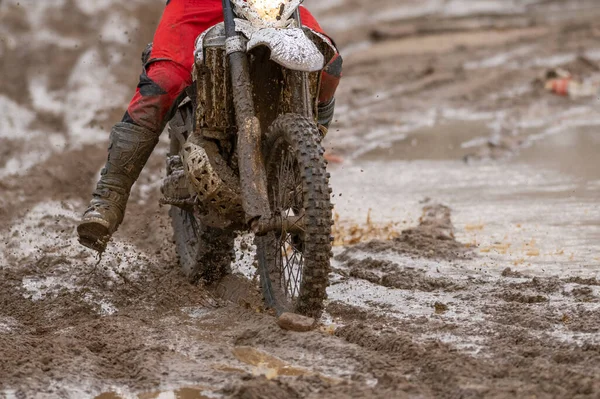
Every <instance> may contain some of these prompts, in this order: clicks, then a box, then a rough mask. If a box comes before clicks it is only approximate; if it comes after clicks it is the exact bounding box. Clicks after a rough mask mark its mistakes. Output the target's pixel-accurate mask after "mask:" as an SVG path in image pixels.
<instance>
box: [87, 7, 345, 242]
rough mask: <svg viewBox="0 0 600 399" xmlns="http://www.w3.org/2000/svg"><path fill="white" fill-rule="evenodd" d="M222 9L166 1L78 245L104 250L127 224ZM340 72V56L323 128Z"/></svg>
mask: <svg viewBox="0 0 600 399" xmlns="http://www.w3.org/2000/svg"><path fill="white" fill-rule="evenodd" d="M222 7H223V6H222V0H168V1H167V5H166V8H165V11H164V13H163V16H162V19H161V21H160V24H159V26H158V28H157V30H156V33H155V35H154V42H153V45H152V50H151V53H150V57H149V60H148V61H147V62H146V63H145V65H144V71H143V73H142V75H141V76H140V82H139V84H138V86H137V90H136V93H135V95H134V97H133V99H132V100H131V103H130V104H129V107H128V108H127V112H126V113H125V116H124V117H123V120H122V121H121V122H120V123H117V124H116V125H115V126H114V127H113V129H112V131H111V134H110V142H109V147H108V160H107V162H106V165H105V167H104V169H102V173H101V177H100V181H99V182H98V185H97V187H96V190H95V191H94V192H93V198H92V201H91V203H90V206H89V207H88V209H87V210H86V211H85V213H84V214H83V217H82V220H81V222H80V224H79V226H78V228H77V232H78V234H79V242H80V243H81V244H83V245H85V246H86V247H89V248H92V249H95V250H97V251H99V252H103V251H104V250H105V249H106V244H107V242H108V240H109V239H110V237H111V236H112V234H114V232H115V231H116V230H117V228H118V227H119V225H120V224H121V222H122V221H123V217H124V214H125V207H126V205H127V200H128V198H129V193H130V191H131V186H133V184H134V183H135V181H136V180H137V178H138V177H139V175H140V173H141V171H142V168H143V167H144V165H145V164H146V162H147V161H148V158H149V157H150V154H151V153H152V151H153V149H154V147H155V146H156V144H157V143H158V137H159V135H160V134H161V132H162V130H163V129H164V127H165V125H166V123H167V122H168V121H169V119H170V117H171V116H172V113H173V110H174V106H176V104H175V101H176V100H177V98H178V97H179V96H180V94H181V93H182V91H183V90H185V88H186V87H188V86H190V85H191V84H192V67H193V63H194V43H195V39H196V37H198V35H200V34H201V33H202V32H204V31H205V30H207V29H208V28H210V27H211V26H214V25H216V24H218V23H219V22H222V21H223V8H222ZM300 16H301V20H302V23H303V24H304V25H305V26H307V27H309V28H311V29H313V30H315V31H317V32H319V33H323V31H322V29H321V27H320V26H319V24H318V23H317V21H316V20H315V18H314V17H313V16H312V15H311V14H310V13H309V11H308V10H307V9H306V8H304V7H302V6H301V7H300ZM341 72H342V59H341V57H340V56H339V54H336V56H335V57H333V59H332V60H331V61H330V62H329V63H328V65H327V66H326V67H325V69H324V71H323V75H322V83H321V91H320V96H319V123H320V124H321V125H323V126H325V127H327V126H328V125H329V123H330V122H331V119H332V118H333V108H334V105H335V100H334V94H335V90H336V89H337V86H338V83H339V79H340V76H341Z"/></svg>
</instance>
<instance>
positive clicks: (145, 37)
mask: <svg viewBox="0 0 600 399" xmlns="http://www.w3.org/2000/svg"><path fill="white" fill-rule="evenodd" d="M163 4H164V2H163V1H159V0H156V1H152V2H149V1H142V0H138V1H128V2H117V1H111V0H107V1H91V0H44V1H43V2H40V1H37V0H20V1H16V0H1V1H0V21H1V23H0V57H1V59H2V63H1V64H0V76H2V84H0V238H1V241H0V396H3V397H7V398H29V397H35V398H54V397H61V398H95V397H100V398H119V397H122V398H126V397H140V398H157V397H161V398H167V397H178V398H200V397H225V398H228V397H230V398H301V397H302V398H304V397H306V398H317V397H319V398H363V397H365V398H367V397H368V398H371V397H373V398H377V397H380V398H405V397H406V398H409V397H410V398H413V397H414V398H419V397H422V398H430V397H440V398H445V397H447V398H457V397H473V398H476V397H537V398H546V397H556V398H567V397H568V398H571V397H573V398H576V397H577V398H584V397H586V398H587V397H589V398H595V397H600V379H599V378H598V375H600V280H599V278H600V223H599V220H600V206H599V199H600V165H599V159H600V158H599V157H598V156H597V154H598V152H599V151H600V139H599V136H598V134H597V130H598V128H599V126H600V118H599V117H598V111H597V110H598V106H599V105H600V104H598V96H597V95H595V96H594V95H592V96H579V97H573V96H572V97H568V96H567V97H565V96H557V95H555V94H552V93H551V92H549V91H548V90H546V88H545V87H544V86H545V83H546V78H547V77H548V76H552V74H556V73H557V70H558V73H563V72H562V71H561V70H565V71H568V72H570V73H571V74H573V75H574V76H576V77H577V78H578V79H581V80H582V81H583V82H584V83H585V84H586V85H587V84H591V85H593V84H596V83H597V82H600V22H598V21H600V19H599V17H600V5H598V4H597V1H595V0H588V1H585V0H581V1H579V0H561V1H558V0H556V1H551V0H546V1H544V0H521V1H517V0H511V1H483V0H482V1H477V0H427V1H416V0H414V1H401V2H399V1H397V0H373V1H370V2H364V1H355V0H336V1H328V2H318V1H316V0H307V4H308V5H309V6H310V7H311V8H312V9H313V11H314V13H315V14H317V16H319V18H320V21H321V22H322V25H323V26H324V27H325V28H326V29H327V30H328V31H329V32H331V34H332V35H333V36H335V39H336V41H337V43H338V45H339V47H340V48H341V49H342V53H343V55H344V57H345V77H344V83H343V85H342V87H341V88H340V90H339V96H338V98H339V107H338V113H337V122H336V124H335V125H334V127H333V128H332V130H331V131H330V133H329V136H328V147H329V149H330V151H332V153H334V154H336V155H338V156H340V157H342V158H343V162H342V163H341V164H335V165H331V172H332V175H333V177H332V184H333V188H334V196H335V198H334V202H335V203H336V213H337V216H336V219H337V225H336V232H337V237H336V243H337V244H338V245H337V247H336V250H335V255H336V256H335V259H334V261H333V273H332V285H331V287H330V288H329V291H328V294H329V300H328V303H327V308H326V309H327V311H326V314H325V315H324V316H323V318H322V320H321V326H320V328H319V329H318V330H316V331H314V332H311V333H305V334H300V333H292V332H285V331H283V330H281V329H279V327H277V325H276V324H275V321H274V319H273V318H272V317H271V316H270V315H268V314H265V313H263V312H262V311H261V307H260V298H259V294H258V292H257V290H256V288H255V285H254V284H253V282H252V281H251V280H252V265H251V262H250V261H249V259H251V254H248V253H244V252H243V251H240V252H239V254H238V261H237V262H236V263H235V265H234V269H235V270H236V274H235V275H234V276H230V277H228V278H227V279H225V280H224V281H223V282H222V283H221V284H219V285H218V286H216V287H198V286H193V285H190V284H188V283H187V282H186V280H185V278H184V277H183V276H181V275H180V273H179V272H178V270H177V259H176V256H175V254H174V245H173V244H172V242H171V234H172V232H171V228H170V225H169V220H168V218H167V215H166V211H167V209H166V208H161V207H159V206H158V199H159V198H160V197H159V190H158V188H159V185H160V177H161V176H162V173H164V172H163V170H162V167H163V158H164V154H165V153H166V144H165V143H164V142H163V143H161V145H160V147H159V148H158V150H157V151H156V154H155V155H154V157H153V158H152V159H151V161H150V164H149V165H148V167H147V168H146V170H145V171H144V173H143V175H142V177H141V179H140V182H139V183H138V184H137V185H136V186H135V188H134V192H133V195H132V199H131V201H130V207H129V210H128V215H127V217H126V220H125V223H124V225H123V227H122V229H121V231H120V232H119V233H118V234H117V235H116V236H115V239H114V242H113V245H112V247H111V249H110V250H109V251H108V253H107V254H106V256H105V258H104V259H103V260H102V262H100V263H99V264H98V263H97V262H96V258H95V257H94V256H93V254H92V253H90V252H89V251H87V250H85V249H83V248H81V247H79V246H78V245H77V243H76V240H75V239H74V227H75V223H76V221H77V217H78V215H79V214H80V213H81V211H82V210H83V209H84V207H85V204H86V201H87V200H88V199H89V198H88V196H89V193H90V191H91V189H92V185H93V182H94V181H95V179H96V177H97V175H98V173H99V170H100V167H101V164H102V162H103V158H104V156H105V147H106V140H107V137H108V129H109V128H110V125H111V124H112V123H114V122H115V121H117V120H118V119H120V117H121V115H122V113H123V109H124V106H125V104H126V102H127V100H128V97H129V96H130V95H131V93H132V90H133V88H134V87H135V84H136V78H137V75H138V74H139V53H140V52H141V50H142V49H143V48H144V45H145V43H146V42H148V41H150V40H151V36H152V31H153V28H154V26H155V25H156V23H157V21H158V18H159V17H160V13H161V9H162V7H163ZM240 247H246V246H245V245H240Z"/></svg>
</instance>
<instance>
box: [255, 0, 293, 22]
mask: <svg viewBox="0 0 600 399" xmlns="http://www.w3.org/2000/svg"><path fill="white" fill-rule="evenodd" d="M247 2H248V6H249V7H250V8H251V9H253V10H254V11H255V12H256V13H257V14H258V16H259V17H260V18H262V19H264V20H266V21H271V22H272V21H277V20H279V19H281V16H282V15H283V12H284V11H285V3H284V2H283V1H281V0H248V1H247Z"/></svg>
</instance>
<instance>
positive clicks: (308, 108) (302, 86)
mask: <svg viewBox="0 0 600 399" xmlns="http://www.w3.org/2000/svg"><path fill="white" fill-rule="evenodd" d="M294 19H295V20H296V23H297V24H298V28H301V29H302V18H301V17H300V7H298V8H297V9H296V11H294ZM293 76H294V77H293V79H292V82H293V85H294V89H293V93H294V100H295V104H299V105H298V108H299V110H298V111H297V112H298V113H299V114H301V115H304V116H306V117H307V118H311V119H312V118H313V107H312V104H311V99H310V89H309V82H308V73H306V72H300V71H294V72H293Z"/></svg>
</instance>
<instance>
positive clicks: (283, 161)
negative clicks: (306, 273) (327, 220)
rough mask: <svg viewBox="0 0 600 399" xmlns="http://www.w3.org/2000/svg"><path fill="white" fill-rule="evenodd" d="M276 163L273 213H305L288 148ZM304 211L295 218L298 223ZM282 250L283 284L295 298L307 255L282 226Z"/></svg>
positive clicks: (280, 242) (280, 247)
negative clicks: (305, 255)
mask: <svg viewBox="0 0 600 399" xmlns="http://www.w3.org/2000/svg"><path fill="white" fill-rule="evenodd" d="M279 161H280V162H279V165H278V167H277V178H278V179H277V180H278V181H277V183H278V184H277V189H275V188H274V189H273V197H272V198H273V201H274V209H273V212H274V214H276V215H277V214H279V215H281V217H282V218H283V219H284V220H289V218H290V217H291V216H298V215H302V213H303V210H302V205H303V199H302V196H303V192H302V183H301V181H300V176H299V170H298V165H297V163H296V162H295V159H294V157H293V156H292V152H291V151H290V149H289V148H284V149H282V151H281V155H280V158H279ZM303 218H304V215H302V216H301V217H300V218H298V219H297V220H296V221H294V224H293V227H297V226H298V225H299V223H300V221H301V220H303ZM277 244H278V246H279V254H278V256H277V258H278V259H277V261H276V265H277V267H278V268H279V274H280V280H281V281H280V284H281V287H282V288H283V289H284V290H285V293H286V296H288V297H289V298H292V299H293V298H295V297H296V296H297V295H298V294H299V293H300V284H301V282H302V270H303V266H304V264H303V260H304V256H303V254H302V253H301V250H302V246H299V244H298V242H297V238H295V237H294V236H292V235H291V234H289V233H288V232H287V231H285V230H282V231H281V234H280V235H279V237H278V239H277Z"/></svg>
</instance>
